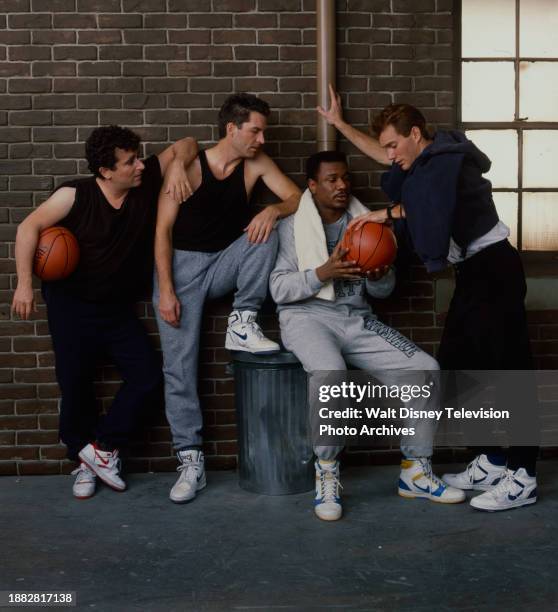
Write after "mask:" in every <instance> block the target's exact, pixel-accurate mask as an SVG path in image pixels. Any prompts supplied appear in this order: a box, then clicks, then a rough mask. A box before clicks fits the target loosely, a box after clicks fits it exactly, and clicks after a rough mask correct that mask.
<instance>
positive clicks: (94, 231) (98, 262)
mask: <svg viewBox="0 0 558 612" xmlns="http://www.w3.org/2000/svg"><path fill="white" fill-rule="evenodd" d="M144 163H145V170H144V171H143V175H142V180H141V185H139V186H138V187H134V188H132V189H130V191H129V192H128V195H127V196H126V199H125V200H124V202H123V204H122V207H121V208H119V209H116V208H114V207H113V206H111V205H110V204H109V203H108V201H107V200H106V198H105V196H104V194H103V192H102V191H101V189H100V188H99V185H97V181H96V180H95V177H90V178H86V179H76V180H73V181H69V182H67V183H64V184H63V185H60V187H74V188H75V190H76V196H75V201H74V204H73V206H72V208H71V209H70V212H69V213H68V214H67V216H66V217H64V219H62V220H61V221H60V222H59V223H58V224H57V225H62V226H64V227H67V228H68V229H69V230H70V231H71V232H73V234H74V235H75V237H76V238H77V241H78V243H79V246H80V259H79V264H78V267H77V268H76V270H75V272H74V273H73V274H71V275H70V276H69V277H68V278H67V279H65V280H63V281H56V285H58V286H61V287H63V288H64V289H65V290H66V291H68V292H70V293H71V294H73V295H75V296H76V297H78V298H80V299H82V300H84V301H86V302H120V303H122V302H127V303H133V302H135V301H136V300H138V299H140V298H142V297H145V296H146V295H147V294H148V292H149V289H150V285H151V281H152V277H153V241H154V237H155V220H156V213H157V196H158V195H159V190H160V189H161V183H162V177H161V167H160V165H159V160H158V159H157V157H156V156H155V155H152V156H151V157H149V158H148V159H146V160H145V162H144ZM60 187H58V189H60Z"/></svg>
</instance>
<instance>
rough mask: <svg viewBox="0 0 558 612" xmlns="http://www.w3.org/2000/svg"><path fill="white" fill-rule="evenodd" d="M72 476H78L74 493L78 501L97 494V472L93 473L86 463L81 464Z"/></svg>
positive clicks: (73, 489)
mask: <svg viewBox="0 0 558 612" xmlns="http://www.w3.org/2000/svg"><path fill="white" fill-rule="evenodd" d="M72 476H76V480H75V482H74V486H73V487H72V492H73V494H74V497H77V499H88V498H89V497H93V495H94V494H95V484H96V481H97V477H96V476H95V472H92V471H91V470H90V469H89V468H88V467H87V466H86V465H85V463H83V462H82V463H80V464H79V467H77V468H76V469H75V470H74V471H73V472H72Z"/></svg>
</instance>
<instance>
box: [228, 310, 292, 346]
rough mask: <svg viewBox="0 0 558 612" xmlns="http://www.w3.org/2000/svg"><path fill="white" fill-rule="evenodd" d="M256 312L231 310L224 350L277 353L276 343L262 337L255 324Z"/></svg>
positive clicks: (258, 327)
mask: <svg viewBox="0 0 558 612" xmlns="http://www.w3.org/2000/svg"><path fill="white" fill-rule="evenodd" d="M256 316H257V313H256V312H252V311H250V310H243V311H240V310H233V311H232V312H231V314H230V315H229V321H228V323H229V326H228V327H227V339H226V341H225V348H226V349H228V350H229V351H247V352H248V353H258V354H260V355H262V354H263V355H266V354H268V353H277V352H278V351H279V350H281V349H280V347H279V345H278V344H277V342H273V340H270V339H269V338H266V337H265V336H264V335H263V332H262V330H261V329H260V326H259V325H258V324H257V323H256Z"/></svg>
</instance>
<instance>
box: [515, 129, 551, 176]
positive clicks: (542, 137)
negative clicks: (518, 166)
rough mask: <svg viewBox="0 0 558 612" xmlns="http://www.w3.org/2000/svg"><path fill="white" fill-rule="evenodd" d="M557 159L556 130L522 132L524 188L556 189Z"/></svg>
mask: <svg viewBox="0 0 558 612" xmlns="http://www.w3.org/2000/svg"><path fill="white" fill-rule="evenodd" d="M557 159H558V130H524V132H523V186H524V187H553V188H556V187H558V173H557V172H556V160H557Z"/></svg>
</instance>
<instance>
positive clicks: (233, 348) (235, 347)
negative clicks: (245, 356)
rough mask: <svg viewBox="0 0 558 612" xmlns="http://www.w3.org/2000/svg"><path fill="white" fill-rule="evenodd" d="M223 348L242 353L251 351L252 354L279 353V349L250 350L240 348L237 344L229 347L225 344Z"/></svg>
mask: <svg viewBox="0 0 558 612" xmlns="http://www.w3.org/2000/svg"><path fill="white" fill-rule="evenodd" d="M225 348H226V349H227V351H241V352H244V353H252V355H274V354H275V353H280V352H281V349H280V348H278V349H271V350H269V351H251V350H250V349H249V348H242V347H238V346H234V347H230V346H227V345H226V344H225Z"/></svg>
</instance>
